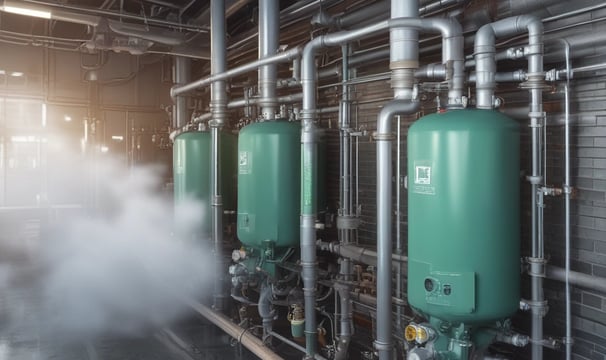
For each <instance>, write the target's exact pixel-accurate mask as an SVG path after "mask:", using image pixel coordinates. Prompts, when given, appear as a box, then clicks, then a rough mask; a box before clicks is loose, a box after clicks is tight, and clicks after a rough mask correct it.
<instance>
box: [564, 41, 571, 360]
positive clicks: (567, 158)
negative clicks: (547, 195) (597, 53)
mask: <svg viewBox="0 0 606 360" xmlns="http://www.w3.org/2000/svg"><path fill="white" fill-rule="evenodd" d="M563 42H564V46H565V57H566V85H565V86H564V186H563V189H564V213H565V214H564V232H565V238H566V240H565V242H566V245H565V246H566V259H565V262H566V263H565V278H564V284H565V285H564V286H565V291H566V337H565V338H564V343H565V346H566V360H570V359H571V358H572V343H573V340H572V314H571V308H570V307H571V298H570V196H571V194H572V186H571V185H570V78H571V77H572V69H571V68H570V44H568V42H567V41H565V40H563Z"/></svg>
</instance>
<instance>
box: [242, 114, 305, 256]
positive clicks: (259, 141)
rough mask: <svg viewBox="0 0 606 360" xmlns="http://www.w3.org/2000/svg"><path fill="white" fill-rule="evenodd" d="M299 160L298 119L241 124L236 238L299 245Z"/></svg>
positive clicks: (250, 243) (261, 243)
mask: <svg viewBox="0 0 606 360" xmlns="http://www.w3.org/2000/svg"><path fill="white" fill-rule="evenodd" d="M300 164H301V124H300V123H298V122H288V121H284V120H278V121H266V122H260V123H254V124H250V125H247V126H245V127H244V128H242V130H241V131H240V136H239V140H238V238H239V239H240V241H241V242H242V243H243V244H244V245H246V246H250V247H253V248H257V249H261V248H267V247H268V246H271V247H272V248H283V249H284V248H289V247H297V246H298V245H299V215H300V214H299V212H300V211H299V210H300V209H299V202H300V197H301V194H300V191H301V188H300V181H301V180H300V177H301V176H300V174H301V166H300ZM268 242H269V243H271V244H268Z"/></svg>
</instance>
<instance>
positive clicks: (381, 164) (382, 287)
mask: <svg viewBox="0 0 606 360" xmlns="http://www.w3.org/2000/svg"><path fill="white" fill-rule="evenodd" d="M418 109H419V103H418V102H416V101H411V99H396V100H392V101H390V102H389V103H387V104H386V105H385V106H383V108H382V109H381V112H380V113H379V115H378V117H377V133H376V134H375V140H376V141H377V161H376V162H377V336H376V339H375V342H374V345H375V348H376V349H377V350H378V352H379V359H380V360H391V358H392V353H393V344H392V340H391V258H392V241H391V225H392V218H391V205H392V198H391V194H392V189H391V188H392V186H391V176H392V169H391V159H392V154H391V147H392V144H391V143H392V141H393V134H392V129H391V121H392V119H393V117H394V116H396V115H410V114H414V113H415V112H416V111H417V110H418Z"/></svg>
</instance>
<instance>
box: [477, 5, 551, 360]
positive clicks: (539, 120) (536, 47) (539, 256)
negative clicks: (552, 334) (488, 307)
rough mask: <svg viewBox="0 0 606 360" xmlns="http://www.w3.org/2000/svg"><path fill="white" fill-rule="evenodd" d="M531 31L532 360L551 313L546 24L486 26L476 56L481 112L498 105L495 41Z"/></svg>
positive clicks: (519, 20) (538, 359) (525, 19)
mask: <svg viewBox="0 0 606 360" xmlns="http://www.w3.org/2000/svg"><path fill="white" fill-rule="evenodd" d="M525 31H528V55H527V56H528V73H527V78H528V80H527V81H526V82H525V83H523V84H522V86H523V87H524V88H527V89H528V90H529V93H530V113H529V114H528V116H529V118H530V125H529V126H530V128H531V139H532V145H531V157H532V170H531V176H529V177H528V180H529V182H530V184H531V196H532V209H531V212H532V216H531V217H532V236H531V237H532V256H531V257H530V258H529V259H528V262H529V264H530V271H529V274H530V276H531V293H532V294H531V302H530V305H531V309H532V330H531V342H532V359H533V360H542V359H543V345H542V342H543V317H544V316H545V314H546V312H547V302H546V300H545V296H544V294H543V278H544V277H545V264H546V261H545V256H544V249H543V236H542V234H543V231H542V228H543V223H542V208H540V206H541V205H540V204H539V201H538V195H539V185H540V184H541V182H542V181H543V174H542V166H541V148H542V145H541V142H542V141H541V133H542V131H543V127H544V125H545V113H544V112H543V98H542V96H543V94H542V91H543V88H544V81H545V74H544V73H543V24H542V22H541V20H540V19H539V18H537V17H534V16H529V15H520V16H515V17H510V18H506V19H502V20H499V21H497V22H494V23H492V24H487V25H484V26H482V27H481V28H480V29H479V30H478V32H477V33H476V38H475V44H474V53H475V59H476V103H477V107H478V108H479V109H492V108H494V106H495V97H494V89H495V85H496V82H495V74H496V60H495V53H496V51H495V39H496V38H497V37H505V36H513V35H516V34H520V33H523V32H525Z"/></svg>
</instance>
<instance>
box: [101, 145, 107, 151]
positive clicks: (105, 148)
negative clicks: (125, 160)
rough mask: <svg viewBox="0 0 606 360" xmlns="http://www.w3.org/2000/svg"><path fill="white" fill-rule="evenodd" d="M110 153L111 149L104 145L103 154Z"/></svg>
mask: <svg viewBox="0 0 606 360" xmlns="http://www.w3.org/2000/svg"><path fill="white" fill-rule="evenodd" d="M108 151H109V148H108V147H107V146H105V145H102V146H101V152H102V153H106V152H108Z"/></svg>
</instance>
